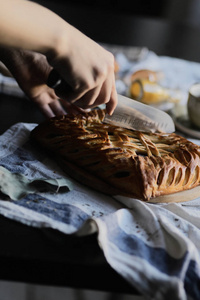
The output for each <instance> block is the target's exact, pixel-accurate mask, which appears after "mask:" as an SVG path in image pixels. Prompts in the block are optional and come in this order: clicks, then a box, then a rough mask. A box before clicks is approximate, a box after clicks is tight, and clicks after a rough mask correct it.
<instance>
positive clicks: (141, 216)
mask: <svg viewBox="0 0 200 300" xmlns="http://www.w3.org/2000/svg"><path fill="white" fill-rule="evenodd" d="M152 57H154V61H156V62H157V66H158V64H159V68H161V69H162V67H163V66H164V65H165V67H166V66H167V65H168V66H169V62H173V63H171V66H172V68H173V69H176V67H175V63H176V62H177V66H178V67H177V70H181V72H182V74H183V77H187V76H189V75H188V73H187V74H185V71H184V73H183V69H184V67H183V66H184V65H186V66H187V70H188V72H189V74H190V76H189V77H188V78H189V79H188V80H186V78H185V85H184V88H186V86H187V87H189V85H190V84H191V83H193V82H192V81H194V80H195V81H197V77H198V76H199V77H198V78H199V80H200V65H198V64H196V63H189V62H185V61H181V60H176V59H171V58H166V57H164V58H163V59H162V58H158V57H157V56H156V55H155V54H152V53H150V56H149V59H150V61H151V62H152ZM167 60H168V63H167ZM145 61H146V63H147V65H148V64H149V62H148V59H146V60H144V61H143V62H139V63H138V64H142V63H143V66H142V67H143V68H144V67H146V65H145ZM135 64H137V63H135ZM150 65H151V64H150ZM197 65H198V68H199V69H198V68H197ZM132 67H135V68H136V67H137V66H136V65H135V66H134V65H132ZM151 69H152V68H151ZM184 70H185V69H184ZM192 70H194V74H195V76H192V74H193V73H192ZM173 76H174V77H176V87H177V85H180V84H181V82H177V81H178V79H177V78H178V75H177V72H176V74H175V75H173ZM194 78H195V79H194ZM189 81H190V82H189ZM173 83H174V82H173ZM174 84H175V83H174ZM35 125H36V124H22V123H20V124H16V125H14V126H13V127H11V128H10V129H9V130H8V131H6V132H5V133H4V134H3V135H2V136H0V166H2V167H3V168H6V169H7V170H8V171H10V172H11V173H12V174H13V173H19V174H22V175H23V176H25V177H26V178H27V179H28V180H34V179H38V178H40V179H41V178H42V179H44V180H46V179H49V178H50V179H57V178H68V180H69V182H70V186H71V188H70V190H66V189H65V190H62V189H60V190H58V191H55V190H53V191H52V190H51V189H49V190H45V191H40V190H38V192H37V191H36V192H34V193H28V194H27V195H26V196H25V197H22V198H21V199H19V200H13V199H9V198H8V196H6V195H4V194H1V195H0V214H2V215H4V216H6V217H8V218H10V219H14V220H17V221H19V222H22V223H24V224H27V225H29V226H37V227H51V228H54V229H57V230H59V231H61V232H63V233H65V234H72V233H77V235H83V234H84V235H87V234H91V233H92V232H95V231H97V232H98V242H99V243H100V245H101V247H102V251H103V252H104V254H105V257H106V259H107V261H108V263H109V264H110V265H111V267H112V268H113V269H115V270H116V271H117V272H118V273H119V274H120V275H121V276H123V277H124V278H125V279H126V280H127V281H128V282H129V283H130V284H131V285H132V286H134V287H135V288H136V289H137V290H138V291H139V292H140V293H141V294H142V295H143V296H144V297H145V298H146V299H154V300H155V299H156V300H158V299H159V300H165V299H173V300H184V299H194V300H196V299H200V197H199V198H198V199H195V200H192V201H189V202H184V203H178V204H176V203H173V204H150V203H144V202H142V201H140V200H137V199H131V198H126V197H120V196H118V197H116V198H115V199H114V198H112V197H110V196H105V195H104V194H101V193H98V192H95V191H93V190H91V189H89V188H87V187H85V186H82V185H81V184H79V183H77V182H75V181H74V180H72V179H70V178H69V177H67V176H66V175H65V174H64V173H63V172H62V171H61V170H60V169H59V168H58V166H57V165H56V164H55V163H54V162H53V161H52V160H50V159H49V158H47V157H46V156H45V155H44V153H42V152H39V151H38V150H36V149H35V148H34V147H33V145H32V144H31V142H30V140H29V134H30V131H31V130H32V129H33V128H34V127H35ZM192 141H193V142H195V143H196V144H199V145H200V140H192ZM4 188H5V187H4ZM174 197H176V195H174Z"/></svg>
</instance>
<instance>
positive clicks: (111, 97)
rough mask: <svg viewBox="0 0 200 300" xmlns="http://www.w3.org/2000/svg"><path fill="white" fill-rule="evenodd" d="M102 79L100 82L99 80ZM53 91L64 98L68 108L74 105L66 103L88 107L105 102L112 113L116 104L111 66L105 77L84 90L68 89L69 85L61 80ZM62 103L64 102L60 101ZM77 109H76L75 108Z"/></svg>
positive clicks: (108, 110)
mask: <svg viewBox="0 0 200 300" xmlns="http://www.w3.org/2000/svg"><path fill="white" fill-rule="evenodd" d="M101 81H102V82H101ZM55 93H56V95H57V96H58V97H61V99H65V100H66V105H65V106H66V107H67V108H68V109H72V110H74V109H75V106H74V107H72V106H68V105H67V103H70V104H73V103H74V104H75V105H76V106H78V107H80V108H83V109H88V108H93V107H96V106H99V105H101V104H106V109H107V112H108V113H109V114H112V113H113V111H114V109H115V107H116V105H117V93H116V88H115V75H114V72H113V68H110V70H109V73H108V74H107V76H106V78H104V77H102V78H101V80H99V83H98V84H96V86H95V87H93V88H91V89H90V88H89V87H87V88H86V89H85V90H84V88H83V87H82V90H81V89H80V88H79V89H78V90H77V91H73V90H72V89H71V91H70V89H69V85H68V84H66V88H65V82H64V81H63V80H62V83H61V84H60V85H59V86H58V87H57V88H56V89H55ZM62 104H64V102H63V101H62ZM75 110H76V111H77V109H75Z"/></svg>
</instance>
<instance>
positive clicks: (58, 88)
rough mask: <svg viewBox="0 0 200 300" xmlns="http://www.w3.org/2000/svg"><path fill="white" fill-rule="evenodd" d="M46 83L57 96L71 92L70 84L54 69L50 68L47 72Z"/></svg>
mask: <svg viewBox="0 0 200 300" xmlns="http://www.w3.org/2000/svg"><path fill="white" fill-rule="evenodd" d="M47 85H48V86H49V87H50V88H52V89H54V91H55V93H56V95H58V96H62V95H65V94H67V93H69V92H72V88H71V86H70V85H69V84H68V83H67V82H66V81H64V79H62V78H61V77H60V75H59V73H58V72H57V71H56V70H55V69H53V70H51V72H50V73H49V77H48V79H47Z"/></svg>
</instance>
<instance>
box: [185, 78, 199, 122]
mask: <svg viewBox="0 0 200 300" xmlns="http://www.w3.org/2000/svg"><path fill="white" fill-rule="evenodd" d="M187 109H188V116H189V119H190V121H191V123H192V124H193V125H195V126H196V127H198V128H200V83H196V84H194V85H192V86H191V88H190V90H189V95H188V102H187Z"/></svg>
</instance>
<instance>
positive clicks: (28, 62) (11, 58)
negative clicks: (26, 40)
mask: <svg viewBox="0 0 200 300" xmlns="http://www.w3.org/2000/svg"><path fill="white" fill-rule="evenodd" d="M0 54H2V55H1V56H2V57H3V58H4V63H5V64H6V66H7V67H8V69H9V70H10V72H11V73H12V75H13V76H14V77H15V79H16V81H17V82H18V84H19V86H20V87H21V89H22V90H23V91H24V93H25V94H26V95H27V96H28V98H29V99H31V100H32V101H33V102H35V103H36V104H37V105H38V107H39V108H40V110H41V111H42V113H43V114H44V115H45V116H46V117H53V116H55V115H61V114H65V113H66V111H68V112H77V108H76V107H75V106H74V105H71V104H70V103H68V102H66V101H63V100H60V99H59V98H58V97H57V96H56V95H55V93H54V90H52V89H50V88H49V87H47V85H46V80H47V77H48V74H49V72H50V70H51V67H50V65H49V64H48V62H47V60H46V57H45V56H44V55H42V54H39V53H36V52H32V51H25V50H16V49H11V48H1V50H0Z"/></svg>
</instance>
